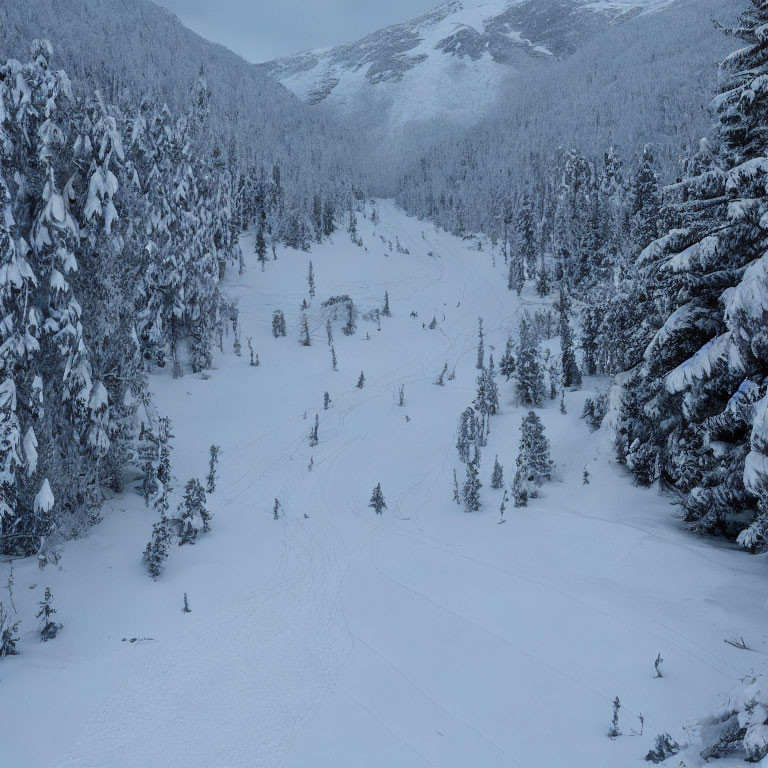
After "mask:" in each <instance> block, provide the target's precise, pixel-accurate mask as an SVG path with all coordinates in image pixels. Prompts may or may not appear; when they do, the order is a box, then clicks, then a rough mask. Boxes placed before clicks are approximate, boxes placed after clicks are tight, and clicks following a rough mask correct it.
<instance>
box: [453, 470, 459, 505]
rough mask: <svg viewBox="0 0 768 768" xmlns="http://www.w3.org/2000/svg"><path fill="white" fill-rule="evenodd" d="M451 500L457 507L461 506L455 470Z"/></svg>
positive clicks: (454, 471)
mask: <svg viewBox="0 0 768 768" xmlns="http://www.w3.org/2000/svg"><path fill="white" fill-rule="evenodd" d="M453 500H454V501H455V502H456V504H457V505H458V506H461V491H460V490H459V479H458V478H457V477H456V470H455V469H454V470H453Z"/></svg>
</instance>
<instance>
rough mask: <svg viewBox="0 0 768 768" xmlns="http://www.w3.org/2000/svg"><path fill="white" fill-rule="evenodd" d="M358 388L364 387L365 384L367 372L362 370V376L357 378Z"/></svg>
mask: <svg viewBox="0 0 768 768" xmlns="http://www.w3.org/2000/svg"><path fill="white" fill-rule="evenodd" d="M356 386H357V388H358V389H362V388H363V387H364V386H365V373H363V371H360V378H359V379H358V380H357V385H356Z"/></svg>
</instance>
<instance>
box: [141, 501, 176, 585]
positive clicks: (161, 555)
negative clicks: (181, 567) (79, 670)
mask: <svg viewBox="0 0 768 768" xmlns="http://www.w3.org/2000/svg"><path fill="white" fill-rule="evenodd" d="M170 541H171V534H170V531H169V530H168V518H167V517H166V516H165V512H163V513H162V517H161V518H160V521H159V522H157V523H155V524H154V526H152V538H151V539H150V541H149V543H148V544H147V547H146V549H145V550H144V565H145V566H146V567H147V571H149V575H150V576H151V577H152V578H153V579H157V578H158V576H160V574H161V573H162V572H163V569H164V568H165V561H166V560H167V558H168V546H169V544H170Z"/></svg>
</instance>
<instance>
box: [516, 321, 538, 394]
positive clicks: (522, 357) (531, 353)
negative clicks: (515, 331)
mask: <svg viewBox="0 0 768 768" xmlns="http://www.w3.org/2000/svg"><path fill="white" fill-rule="evenodd" d="M515 379H516V389H517V397H518V399H519V400H520V403H521V404H522V405H528V406H531V405H534V406H540V405H541V404H542V402H543V400H544V373H543V371H542V368H541V356H540V351H539V339H538V334H537V333H536V329H535V327H534V325H533V323H532V321H531V318H530V316H528V315H527V314H526V315H524V316H523V317H522V318H521V320H520V337H519V340H518V344H517V365H516V369H515Z"/></svg>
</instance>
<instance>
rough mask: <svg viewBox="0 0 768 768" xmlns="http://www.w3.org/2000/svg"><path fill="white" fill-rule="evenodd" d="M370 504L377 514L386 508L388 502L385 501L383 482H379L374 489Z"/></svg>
mask: <svg viewBox="0 0 768 768" xmlns="http://www.w3.org/2000/svg"><path fill="white" fill-rule="evenodd" d="M368 506H369V507H371V509H373V510H374V511H375V512H376V514H377V515H381V514H383V513H384V510H385V509H386V508H387V504H386V502H385V501H384V494H383V493H382V491H381V483H378V484H377V485H376V487H375V488H374V489H373V493H372V494H371V500H370V502H369V503H368Z"/></svg>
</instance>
